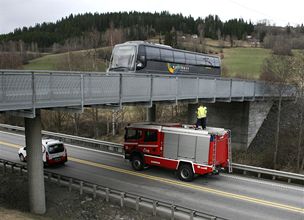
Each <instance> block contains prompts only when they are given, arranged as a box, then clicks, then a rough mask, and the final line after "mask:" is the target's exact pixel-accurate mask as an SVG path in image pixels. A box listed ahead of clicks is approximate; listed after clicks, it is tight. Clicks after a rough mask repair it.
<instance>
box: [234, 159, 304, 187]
mask: <svg viewBox="0 0 304 220" xmlns="http://www.w3.org/2000/svg"><path fill="white" fill-rule="evenodd" d="M232 167H233V169H234V170H240V171H241V172H242V173H243V174H244V175H247V174H248V172H251V173H253V174H256V175H257V177H258V178H262V175H264V176H263V177H266V176H269V177H271V178H272V180H275V179H287V182H288V183H291V182H292V181H293V182H299V183H302V184H304V175H302V174H297V173H290V172H284V171H278V170H272V169H266V168H262V167H254V166H248V165H243V164H237V163H233V164H232Z"/></svg>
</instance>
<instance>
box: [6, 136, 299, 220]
mask: <svg viewBox="0 0 304 220" xmlns="http://www.w3.org/2000/svg"><path fill="white" fill-rule="evenodd" d="M24 143H25V141H24V136H23V135H18V134H12V133H7V132H1V131H0V158H2V159H7V160H11V161H16V162H19V158H18V155H17V151H18V148H19V147H20V146H23V145H24ZM66 146H67V149H68V156H69V161H68V162H67V163H66V165H65V166H60V167H54V168H48V169H50V170H52V172H56V173H60V174H63V175H67V176H72V177H75V178H79V179H84V180H87V181H90V182H94V183H96V184H100V185H103V186H106V187H109V188H114V189H120V190H123V191H126V192H130V193H136V194H139V195H143V196H146V197H150V198H154V199H158V200H162V201H167V202H172V203H174V204H177V205H181V206H185V207H188V208H192V209H195V210H199V211H202V212H207V213H210V214H214V215H217V216H220V217H223V218H227V219H292V220H304V187H302V186H296V185H290V184H284V183H276V182H272V181H268V180H258V179H251V178H247V177H243V176H237V175H231V174H221V175H218V176H200V177H198V178H196V179H195V180H194V181H193V182H191V183H185V182H182V181H179V180H177V179H176V177H175V175H174V172H172V171H169V170H164V169H160V168H156V167H153V168H150V169H148V170H144V171H142V172H136V171H133V170H132V168H131V166H130V164H129V162H128V161H125V160H124V159H123V158H122V157H121V156H120V155H115V154H111V153H105V152H99V151H95V150H91V149H86V148H82V147H77V146H71V145H66Z"/></svg>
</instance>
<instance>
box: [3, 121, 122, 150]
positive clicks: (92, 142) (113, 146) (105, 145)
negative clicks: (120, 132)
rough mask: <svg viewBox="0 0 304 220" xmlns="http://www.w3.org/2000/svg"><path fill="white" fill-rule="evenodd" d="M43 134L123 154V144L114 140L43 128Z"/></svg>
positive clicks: (16, 128)
mask: <svg viewBox="0 0 304 220" xmlns="http://www.w3.org/2000/svg"><path fill="white" fill-rule="evenodd" d="M0 128H3V129H6V130H11V131H19V132H20V131H21V132H24V127H19V126H13V125H8V124H0ZM41 133H42V135H43V136H44V138H46V137H48V138H55V139H59V140H61V141H63V142H65V143H73V144H80V145H83V146H85V147H88V148H93V149H98V150H104V151H109V152H113V153H117V154H121V155H123V147H122V144H117V143H113V142H108V141H101V140H97V139H91V138H85V137H79V136H74V135H69V134H62V133H55V132H50V131H44V130H42V132H41Z"/></svg>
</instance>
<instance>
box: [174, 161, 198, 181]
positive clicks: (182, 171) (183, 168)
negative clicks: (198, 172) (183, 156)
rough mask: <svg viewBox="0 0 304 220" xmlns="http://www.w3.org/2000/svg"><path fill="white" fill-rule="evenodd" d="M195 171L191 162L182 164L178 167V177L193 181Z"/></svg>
mask: <svg viewBox="0 0 304 220" xmlns="http://www.w3.org/2000/svg"><path fill="white" fill-rule="evenodd" d="M193 177H194V173H193V170H192V167H191V165H190V164H181V165H180V166H179V168H178V178H179V179H180V180H182V181H186V182H191V181H192V180H193Z"/></svg>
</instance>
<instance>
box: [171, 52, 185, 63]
mask: <svg viewBox="0 0 304 220" xmlns="http://www.w3.org/2000/svg"><path fill="white" fill-rule="evenodd" d="M173 54H174V62H175V63H183V64H184V63H185V53H184V52H180V51H174V52H173Z"/></svg>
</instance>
